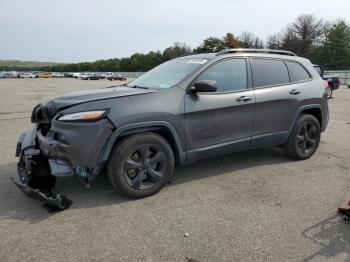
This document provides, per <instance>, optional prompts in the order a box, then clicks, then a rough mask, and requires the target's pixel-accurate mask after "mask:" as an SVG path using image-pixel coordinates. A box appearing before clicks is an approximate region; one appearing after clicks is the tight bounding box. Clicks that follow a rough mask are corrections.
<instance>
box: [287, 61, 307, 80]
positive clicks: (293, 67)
mask: <svg viewBox="0 0 350 262" xmlns="http://www.w3.org/2000/svg"><path fill="white" fill-rule="evenodd" d="M287 64H288V67H289V70H290V72H291V73H292V75H293V77H294V80H295V81H304V80H308V79H310V78H311V77H310V75H309V73H308V72H307V71H306V70H305V68H304V67H303V66H302V65H301V64H299V63H296V62H291V61H288V62H287Z"/></svg>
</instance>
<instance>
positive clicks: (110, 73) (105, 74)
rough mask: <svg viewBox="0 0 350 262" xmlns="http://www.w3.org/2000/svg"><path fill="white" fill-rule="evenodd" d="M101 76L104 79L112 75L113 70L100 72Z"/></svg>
mask: <svg viewBox="0 0 350 262" xmlns="http://www.w3.org/2000/svg"><path fill="white" fill-rule="evenodd" d="M101 76H102V77H103V78H105V79H106V78H107V77H110V76H113V72H107V73H104V74H102V75H101Z"/></svg>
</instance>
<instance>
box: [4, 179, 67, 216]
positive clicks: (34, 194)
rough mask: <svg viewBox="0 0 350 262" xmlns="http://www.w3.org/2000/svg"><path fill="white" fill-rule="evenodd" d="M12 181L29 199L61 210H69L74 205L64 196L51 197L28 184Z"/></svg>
mask: <svg viewBox="0 0 350 262" xmlns="http://www.w3.org/2000/svg"><path fill="white" fill-rule="evenodd" d="M11 181H12V182H13V183H14V184H15V185H16V186H17V187H18V188H19V189H20V190H21V191H22V192H23V194H25V195H26V196H28V197H29V198H32V199H36V200H39V201H41V202H45V203H48V204H50V205H52V206H54V207H57V208H58V209H59V210H64V209H67V208H68V207H69V206H70V205H71V203H72V201H71V200H70V199H68V198H67V197H66V196H64V195H60V194H57V195H51V196H49V195H46V194H45V193H43V192H41V191H40V190H39V189H34V188H31V187H29V186H28V185H26V184H22V183H21V182H18V181H16V180H15V179H14V178H13V177H11Z"/></svg>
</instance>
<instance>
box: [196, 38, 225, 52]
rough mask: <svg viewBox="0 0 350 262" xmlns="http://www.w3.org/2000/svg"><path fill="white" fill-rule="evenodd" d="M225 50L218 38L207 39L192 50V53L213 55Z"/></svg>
mask: <svg viewBox="0 0 350 262" xmlns="http://www.w3.org/2000/svg"><path fill="white" fill-rule="evenodd" d="M223 49H225V44H224V42H223V40H222V39H220V38H218V37H213V36H211V37H208V38H206V39H204V40H203V43H202V44H201V45H200V46H199V47H197V48H196V49H194V50H193V52H194V53H213V52H219V51H221V50H223Z"/></svg>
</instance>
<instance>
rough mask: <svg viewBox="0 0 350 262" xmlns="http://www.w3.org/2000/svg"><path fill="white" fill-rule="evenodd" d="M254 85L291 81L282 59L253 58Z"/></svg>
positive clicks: (269, 84)
mask: <svg viewBox="0 0 350 262" xmlns="http://www.w3.org/2000/svg"><path fill="white" fill-rule="evenodd" d="M252 67H253V84H254V87H261V86H271V85H283V84H287V83H289V74H288V69H287V66H286V65H285V63H284V62H283V61H282V60H274V59H260V58H253V59H252Z"/></svg>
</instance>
